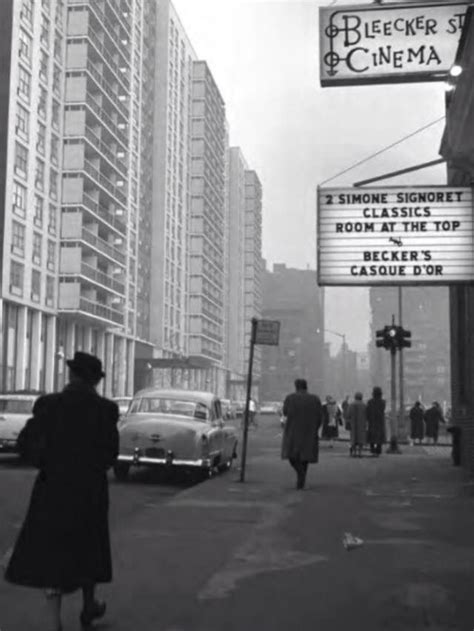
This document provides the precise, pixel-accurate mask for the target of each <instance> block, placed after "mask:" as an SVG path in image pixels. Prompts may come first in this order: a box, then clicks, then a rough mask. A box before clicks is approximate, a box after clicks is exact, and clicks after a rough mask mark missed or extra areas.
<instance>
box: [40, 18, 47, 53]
mask: <svg viewBox="0 0 474 631" xmlns="http://www.w3.org/2000/svg"><path fill="white" fill-rule="evenodd" d="M40 39H41V43H42V44H43V45H44V46H46V47H47V46H48V44H49V20H48V18H47V17H45V16H44V15H43V17H42V20H41V36H40Z"/></svg>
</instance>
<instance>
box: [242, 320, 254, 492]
mask: <svg viewBox="0 0 474 631" xmlns="http://www.w3.org/2000/svg"><path fill="white" fill-rule="evenodd" d="M257 324H258V320H257V318H252V329H251V333H250V351H249V369H248V373H247V396H246V398H245V410H244V434H243V437H242V461H241V465H240V482H245V466H246V463H247V443H248V434H249V405H250V397H251V393H252V370H253V355H254V348H255V336H256V332H257Z"/></svg>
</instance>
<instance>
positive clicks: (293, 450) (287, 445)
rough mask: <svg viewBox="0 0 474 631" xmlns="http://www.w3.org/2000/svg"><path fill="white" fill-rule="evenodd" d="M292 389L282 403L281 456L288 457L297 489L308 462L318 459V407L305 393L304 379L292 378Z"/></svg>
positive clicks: (313, 398)
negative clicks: (293, 385) (294, 475)
mask: <svg viewBox="0 0 474 631" xmlns="http://www.w3.org/2000/svg"><path fill="white" fill-rule="evenodd" d="M295 390H296V392H293V393H292V394H289V395H288V396H287V397H286V398H285V402H284V403H283V414H284V416H285V417H286V422H285V426H284V430H283V442H282V452H281V457H282V458H283V459H284V460H289V462H290V464H291V466H292V467H293V469H294V470H295V471H296V488H297V489H299V490H301V489H303V488H304V487H305V484H306V474H307V472H308V465H309V463H313V462H318V458H319V437H318V432H319V428H320V426H321V422H322V406H321V401H320V399H319V397H317V396H316V395H315V394H310V393H309V392H308V384H307V382H306V380H305V379H297V380H296V381H295Z"/></svg>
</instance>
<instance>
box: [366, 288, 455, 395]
mask: <svg viewBox="0 0 474 631" xmlns="http://www.w3.org/2000/svg"><path fill="white" fill-rule="evenodd" d="M402 295H403V326H404V328H405V329H409V330H410V331H411V332H412V338H411V343H412V346H411V348H408V349H405V350H404V353H403V356H404V389H405V391H404V395H405V402H406V403H414V402H415V401H417V400H421V401H422V402H423V403H425V404H430V403H431V402H432V401H435V400H437V401H439V402H440V403H441V404H443V402H444V401H446V402H447V403H448V404H449V402H450V398H451V397H450V362H449V355H450V342H449V296H448V290H447V289H445V288H440V287H405V288H404V289H403V294H402ZM370 307H371V310H372V321H371V340H372V342H371V344H370V348H371V351H370V371H371V379H372V381H373V384H374V385H380V386H381V387H383V388H384V390H385V392H387V393H390V354H389V352H388V351H387V350H385V349H384V348H376V346H375V332H376V331H377V330H378V329H382V328H383V327H384V326H385V325H386V324H391V322H392V314H394V315H395V322H396V323H398V288H391V287H390V288H371V289H370ZM397 370H398V369H397ZM397 375H398V373H397ZM397 378H398V377H397Z"/></svg>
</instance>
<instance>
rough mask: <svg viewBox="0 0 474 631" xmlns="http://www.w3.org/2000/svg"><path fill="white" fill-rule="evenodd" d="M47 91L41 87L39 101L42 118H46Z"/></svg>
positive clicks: (39, 112)
mask: <svg viewBox="0 0 474 631" xmlns="http://www.w3.org/2000/svg"><path fill="white" fill-rule="evenodd" d="M46 97H47V94H46V90H45V89H44V88H43V87H41V86H40V89H39V99H38V114H39V115H40V116H41V117H42V118H46Z"/></svg>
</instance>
